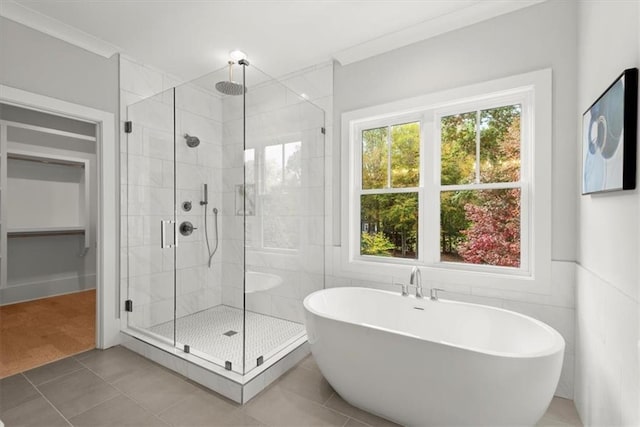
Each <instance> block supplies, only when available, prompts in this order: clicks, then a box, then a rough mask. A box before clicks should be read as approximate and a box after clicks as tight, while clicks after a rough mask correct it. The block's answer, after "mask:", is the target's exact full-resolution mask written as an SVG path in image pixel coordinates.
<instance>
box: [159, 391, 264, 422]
mask: <svg viewBox="0 0 640 427" xmlns="http://www.w3.org/2000/svg"><path fill="white" fill-rule="evenodd" d="M239 412H241V407H240V405H238V404H237V403H234V402H231V401H230V400H228V399H226V398H224V397H222V396H220V395H218V394H215V393H212V392H207V391H204V390H198V391H197V392H195V393H193V394H191V395H189V396H187V397H186V398H184V399H182V400H180V401H179V402H177V403H175V404H174V405H171V406H168V407H167V408H166V409H165V410H164V411H162V412H160V413H159V414H158V416H159V417H160V418H161V419H162V420H164V421H166V422H167V423H168V424H170V425H173V426H217V425H238V424H234V423H237V422H238V421H242V418H241V417H239V414H238V413H239ZM236 415H237V416H236ZM247 421H248V419H247ZM249 425H251V424H249Z"/></svg>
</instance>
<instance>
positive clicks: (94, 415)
mask: <svg viewBox="0 0 640 427" xmlns="http://www.w3.org/2000/svg"><path fill="white" fill-rule="evenodd" d="M69 421H70V422H71V424H73V425H74V426H77V427H83V426H87V427H88V426H96V427H101V426H104V427H107V426H139V427H142V426H149V427H151V426H164V425H166V424H165V423H164V422H163V421H161V420H160V419H158V418H157V417H155V416H154V415H153V414H151V413H150V412H148V411H146V410H145V409H144V408H142V407H141V406H140V405H138V404H137V403H135V402H134V401H133V400H131V399H129V398H128V397H126V396H122V395H120V396H116V397H114V398H113V399H109V400H107V401H106V402H103V403H101V404H99V405H98V406H94V407H93V408H91V409H89V410H88V411H85V412H83V413H81V414H79V415H76V416H75V417H73V418H71V419H70V420H69Z"/></svg>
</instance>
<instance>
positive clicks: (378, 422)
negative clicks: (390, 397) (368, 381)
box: [324, 393, 398, 427]
mask: <svg viewBox="0 0 640 427" xmlns="http://www.w3.org/2000/svg"><path fill="white" fill-rule="evenodd" d="M324 406H326V407H327V408H331V409H333V410H334V411H337V412H340V413H341V414H345V415H347V416H349V417H351V418H355V419H356V420H358V421H362V422H364V423H366V424H368V425H370V426H374V427H378V426H397V425H398V424H395V423H393V422H391V421H388V420H385V419H384V418H380V417H378V416H376V415H373V414H371V413H369V412H366V411H363V410H362V409H359V408H356V407H355V406H353V405H351V404H350V403H348V402H347V401H345V400H344V399H343V398H342V397H340V395H339V394H338V393H334V394H333V396H331V398H330V399H329V400H328V401H327V402H326V403H325V405H324Z"/></svg>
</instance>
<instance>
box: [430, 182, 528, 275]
mask: <svg viewBox="0 0 640 427" xmlns="http://www.w3.org/2000/svg"><path fill="white" fill-rule="evenodd" d="M440 254H441V260H442V261H450V262H461V263H468V264H489V265H498V266H504V267H520V189H504V190H483V191H444V192H442V193H441V195H440Z"/></svg>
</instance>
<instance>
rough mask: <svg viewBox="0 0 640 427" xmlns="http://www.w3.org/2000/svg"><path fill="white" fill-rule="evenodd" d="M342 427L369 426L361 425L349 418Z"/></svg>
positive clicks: (367, 425) (366, 425) (366, 426)
mask: <svg viewBox="0 0 640 427" xmlns="http://www.w3.org/2000/svg"><path fill="white" fill-rule="evenodd" d="M344 427H369V424H365V423H361V422H360V421H358V420H354V419H353V418H349V421H347V423H346V424H345V425H344Z"/></svg>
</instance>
